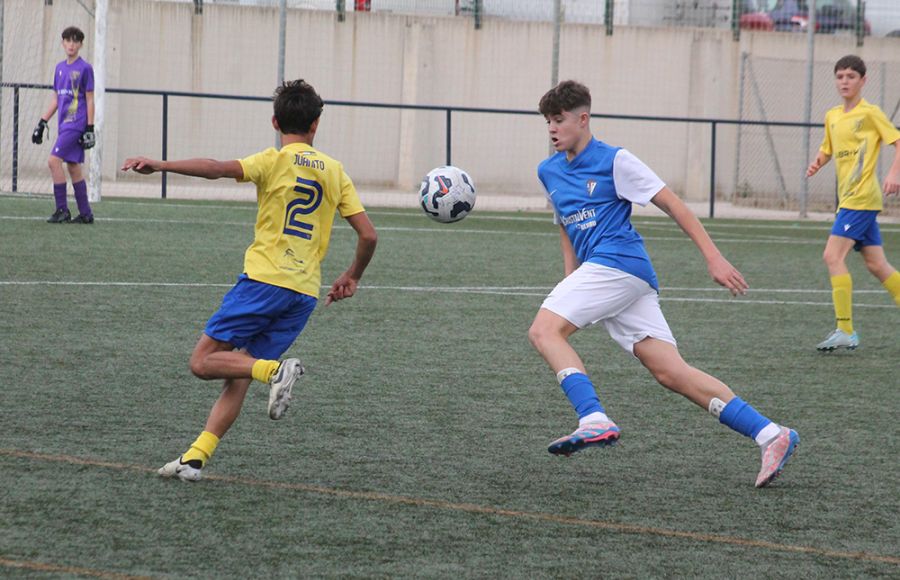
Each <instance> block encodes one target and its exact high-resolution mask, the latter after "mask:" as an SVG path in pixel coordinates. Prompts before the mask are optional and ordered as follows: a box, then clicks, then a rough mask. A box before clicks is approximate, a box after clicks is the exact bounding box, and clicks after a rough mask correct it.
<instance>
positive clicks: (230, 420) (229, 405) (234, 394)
mask: <svg viewBox="0 0 900 580" xmlns="http://www.w3.org/2000/svg"><path fill="white" fill-rule="evenodd" d="M252 381H253V379H225V382H224V384H223V385H222V393H221V394H220V395H219V398H218V399H216V402H215V403H214V404H213V407H212V409H211V410H210V412H209V417H208V418H207V419H206V427H205V429H206V431H209V432H210V433H212V434H214V435H215V436H216V437H218V438H219V439H221V438H222V437H223V436H224V435H225V433H226V432H227V431H228V430H229V429H230V428H231V426H232V425H233V424H234V421H235V419H237V417H238V415H240V413H241V407H243V405H244V398H245V397H246V396H247V391H248V390H249V388H250V383H251V382H252Z"/></svg>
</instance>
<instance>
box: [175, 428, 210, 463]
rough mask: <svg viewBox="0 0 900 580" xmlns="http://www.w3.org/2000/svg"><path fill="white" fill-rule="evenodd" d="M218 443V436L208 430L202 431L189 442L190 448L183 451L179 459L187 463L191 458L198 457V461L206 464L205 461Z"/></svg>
mask: <svg viewBox="0 0 900 580" xmlns="http://www.w3.org/2000/svg"><path fill="white" fill-rule="evenodd" d="M218 445H219V438H218V437H216V436H215V435H213V434H212V433H210V432H209V431H204V432H203V433H201V434H200V436H199V437H197V440H196V441H194V442H193V443H192V444H191V448H190V449H188V450H187V451H185V452H184V455H182V456H181V460H182V461H184V462H185V463H187V462H188V461H191V460H192V459H199V460H200V463H202V464H203V465H206V462H207V461H209V458H210V457H212V454H213V452H214V451H215V450H216V446H218Z"/></svg>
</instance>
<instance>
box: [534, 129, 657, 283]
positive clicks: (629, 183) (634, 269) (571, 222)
mask: <svg viewBox="0 0 900 580" xmlns="http://www.w3.org/2000/svg"><path fill="white" fill-rule="evenodd" d="M538 178H539V179H540V180H541V183H542V184H543V186H544V189H545V190H546V194H547V198H548V199H549V200H550V203H551V205H552V206H553V210H554V212H555V213H556V219H555V221H556V223H560V224H562V225H563V226H564V227H565V230H566V234H567V235H568V236H569V240H570V241H571V242H572V247H573V248H574V250H575V255H576V256H577V257H578V259H579V261H581V262H582V263H584V262H593V263H595V264H601V265H603V266H607V267H609V268H616V269H618V270H622V271H623V272H627V273H628V274H631V275H632V276H636V277H638V278H640V279H641V280H644V281H645V282H647V283H648V284H649V285H650V286H651V287H653V289H655V290H657V291H658V290H659V283H658V282H657V279H656V272H655V271H654V270H653V264H651V262H650V256H648V255H647V250H646V248H645V247H644V240H643V238H641V235H640V234H639V233H638V232H637V231H636V230H635V229H634V227H633V226H632V225H631V204H632V203H637V204H639V205H642V206H643V205H647V203H649V201H650V200H651V199H652V198H653V196H654V195H656V194H657V193H658V192H659V191H660V190H661V189H662V188H663V187H665V183H663V182H662V180H661V179H659V177H657V176H656V174H655V173H653V171H651V170H650V168H648V167H647V166H646V165H644V164H643V163H642V162H641V161H640V160H639V159H638V158H637V157H635V156H634V155H632V154H631V153H629V152H628V151H627V150H625V149H622V148H621V147H612V146H610V145H607V144H606V143H602V142H601V141H598V140H596V139H591V142H590V143H589V144H588V145H587V147H585V148H584V150H583V151H582V152H581V153H579V154H578V155H577V156H576V157H575V158H574V159H572V160H571V161H568V160H567V159H566V154H565V153H564V152H559V153H556V154H555V155H553V156H552V157H549V158H548V159H545V160H544V161H543V162H541V164H540V165H539V166H538Z"/></svg>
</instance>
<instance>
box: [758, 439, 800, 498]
mask: <svg viewBox="0 0 900 580" xmlns="http://www.w3.org/2000/svg"><path fill="white" fill-rule="evenodd" d="M799 444H800V436H799V435H797V432H796V431H794V430H793V429H788V428H787V427H782V428H781V432H780V433H778V435H776V436H775V437H774V438H773V439H772V440H771V441H769V442H768V443H767V444H766V446H765V447H763V448H762V469H760V470H759V475H758V476H756V487H765V486H767V485H769V484H770V483H772V481H774V480H775V478H776V477H778V476H779V474H781V472H782V470H783V469H784V466H785V464H786V463H787V462H788V459H790V458H791V455H793V454H794V451H795V450H796V449H797V445H799Z"/></svg>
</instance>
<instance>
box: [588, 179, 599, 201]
mask: <svg viewBox="0 0 900 580" xmlns="http://www.w3.org/2000/svg"><path fill="white" fill-rule="evenodd" d="M595 187H597V182H596V181H594V180H593V179H588V180H587V192H588V197H591V196H593V195H594V188H595Z"/></svg>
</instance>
